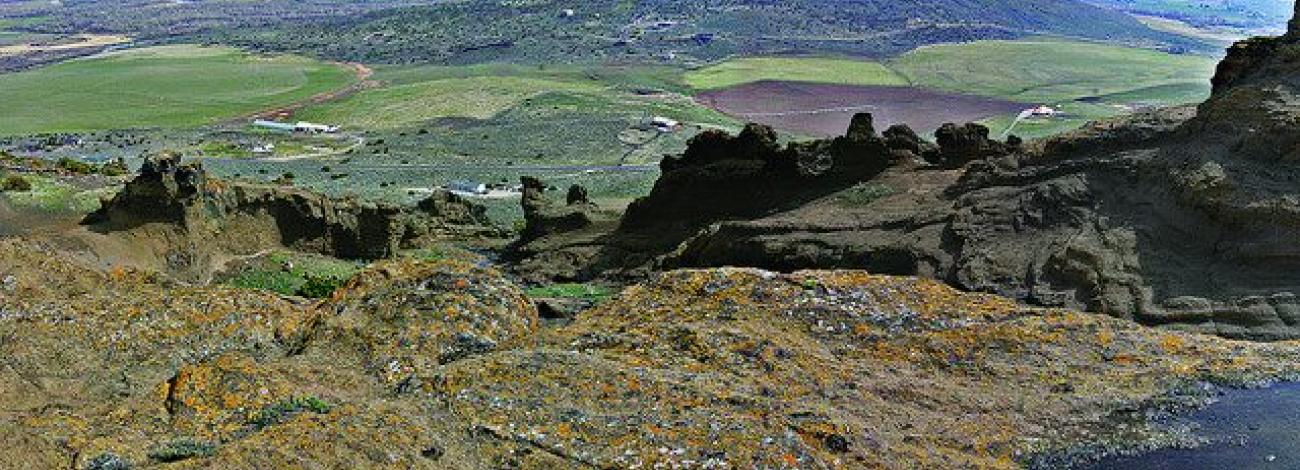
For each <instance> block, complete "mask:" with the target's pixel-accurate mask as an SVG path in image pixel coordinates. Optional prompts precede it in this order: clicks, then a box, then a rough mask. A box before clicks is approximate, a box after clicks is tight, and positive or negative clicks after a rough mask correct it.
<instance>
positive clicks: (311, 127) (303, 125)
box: [293, 121, 339, 134]
mask: <svg viewBox="0 0 1300 470" xmlns="http://www.w3.org/2000/svg"><path fill="white" fill-rule="evenodd" d="M293 128H294V130H296V131H298V132H307V133H312V134H333V133H335V132H338V131H339V127H338V126H331V125H327V124H316V123H312V122H306V121H298V124H295V125H294V126H293Z"/></svg>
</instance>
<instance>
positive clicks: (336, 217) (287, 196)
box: [84, 157, 499, 277]
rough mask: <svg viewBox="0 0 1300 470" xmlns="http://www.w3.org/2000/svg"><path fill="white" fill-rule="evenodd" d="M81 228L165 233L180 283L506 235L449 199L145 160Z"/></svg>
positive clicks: (481, 213) (475, 209) (470, 207)
mask: <svg viewBox="0 0 1300 470" xmlns="http://www.w3.org/2000/svg"><path fill="white" fill-rule="evenodd" d="M84 223H85V224H86V225H88V226H89V227H90V228H91V230H93V231H96V232H100V233H105V234H110V235H117V236H121V237H139V238H152V237H155V236H163V235H159V234H160V233H165V236H166V237H167V238H169V239H171V240H172V241H171V242H169V246H170V247H171V249H172V250H173V251H174V252H173V253H169V254H168V255H167V257H168V260H169V264H171V266H169V268H171V269H170V270H171V271H174V272H176V273H178V274H181V275H182V277H184V276H185V274H186V273H189V274H194V273H201V272H202V271H203V270H204V269H206V260H207V259H208V258H211V257H212V256H213V255H215V254H221V253H225V254H250V253H253V252H256V251H257V250H260V249H268V248H274V247H288V248H293V249H297V250H301V251H309V252H315V253H320V254H324V255H329V256H335V257H339V258H347V259H364V260H373V259H381V258H387V257H391V256H392V255H394V254H395V253H397V251H398V250H400V249H404V248H415V247H419V246H421V245H423V244H427V243H429V242H432V241H434V240H437V239H445V238H451V237H457V238H465V237H479V236H494V235H498V234H499V232H498V231H497V230H496V229H495V228H493V227H492V225H491V223H490V222H489V221H488V219H487V217H486V215H485V209H484V208H483V207H482V206H479V205H476V204H474V203H472V202H469V201H466V200H463V199H461V198H460V197H458V196H456V195H454V194H451V193H437V194H434V195H432V196H430V197H429V198H428V199H425V200H423V201H421V202H420V203H419V204H418V205H417V206H416V207H415V208H406V207H399V206H396V205H391V204H384V203H368V202H362V201H359V200H357V199H354V198H344V199H337V198H331V197H328V196H324V195H321V194H318V193H314V192H311V191H307V190H302V189H294V188H289V187H284V186H263V185H253V184H246V183H230V182H222V181H214V180H209V179H208V178H207V175H206V173H205V172H204V171H203V169H202V167H201V166H199V165H197V164H192V165H181V164H180V161H179V159H178V158H171V157H163V158H159V159H150V160H148V161H146V163H145V164H144V165H143V166H142V167H141V170H140V174H139V175H138V176H137V177H136V178H135V179H134V180H132V181H131V182H129V183H127V185H126V186H125V187H124V188H123V190H122V191H121V192H120V193H118V194H117V195H116V196H115V197H114V198H112V199H111V200H108V201H104V203H103V207H102V208H101V209H100V210H99V211H97V212H95V213H93V214H91V215H89V216H88V217H87V218H86V219H85V221H84ZM177 239H180V240H189V242H188V243H176V241H175V240H177ZM178 245H179V247H178Z"/></svg>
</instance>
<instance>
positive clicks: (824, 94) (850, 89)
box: [695, 81, 1029, 137]
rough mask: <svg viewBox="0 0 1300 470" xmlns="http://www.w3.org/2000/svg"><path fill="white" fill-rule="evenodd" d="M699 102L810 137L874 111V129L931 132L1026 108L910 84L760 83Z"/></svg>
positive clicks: (832, 132) (838, 130)
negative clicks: (906, 128)
mask: <svg viewBox="0 0 1300 470" xmlns="http://www.w3.org/2000/svg"><path fill="white" fill-rule="evenodd" d="M695 99H696V100H697V101H699V102H700V103H701V104H704V105H705V106H709V107H711V108H713V109H716V110H718V111H721V112H723V113H726V114H729V115H731V116H734V117H736V118H738V119H741V120H744V121H746V122H757V123H761V124H767V125H770V126H772V127H776V128H779V129H784V130H787V131H794V132H798V133H802V134H807V135H811V136H818V137H827V136H838V135H844V131H845V129H848V127H849V120H850V119H851V118H852V117H853V115H854V114H856V113H860V112H867V113H871V114H873V115H875V118H876V129H877V130H884V129H885V128H886V127H887V126H889V125H892V124H907V125H909V126H912V128H913V129H915V130H916V131H917V133H919V134H922V135H930V134H931V133H932V132H933V131H934V130H935V129H938V128H939V126H940V125H942V124H943V123H945V122H955V123H965V122H970V121H977V120H980V119H984V118H987V117H992V116H996V115H1000V114H1011V113H1015V112H1017V111H1020V110H1022V109H1025V108H1027V107H1029V106H1028V105H1026V104H1024V103H1016V102H1012V101H1003V100H999V99H994V98H986V97H983V96H972V95H961V94H956V93H945V92H941V91H933V90H926V89H922V88H914V87H888V86H857V85H830V84H820V83H799V82H779V81H763V82H755V83H749V84H745V85H739V86H735V87H732V88H726V89H722V90H714V91H708V92H704V93H700V94H699V95H697V96H696V98H695Z"/></svg>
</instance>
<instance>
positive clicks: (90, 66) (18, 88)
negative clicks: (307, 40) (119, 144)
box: [0, 46, 354, 134]
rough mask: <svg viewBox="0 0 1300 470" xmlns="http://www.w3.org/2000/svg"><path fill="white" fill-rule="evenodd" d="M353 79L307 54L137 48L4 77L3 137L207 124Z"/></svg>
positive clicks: (0, 87) (0, 79)
mask: <svg viewBox="0 0 1300 470" xmlns="http://www.w3.org/2000/svg"><path fill="white" fill-rule="evenodd" d="M352 80H354V78H353V77H352V74H351V73H350V72H349V71H347V70H345V69H343V68H341V67H337V66H334V65H329V64H325V63H321V62H317V61H314V60H309V59H305V58H301V57H293V56H276V57H259V56H253V55H249V54H246V53H243V52H239V51H236V50H234V49H228V48H208V47H197V46H166V47H156V48H148V49H139V50H131V51H126V52H121V53H116V54H111V55H107V56H103V57H99V58H94V59H88V60H78V61H71V62H66V63H62V64H58V65H53V66H49V67H44V68H40V69H36V70H31V71H27V72H21V73H15V74H8V75H2V76H0V103H5V105H6V106H5V111H6V112H5V113H3V114H0V134H27V133H38V132H70V131H86V130H98V129H120V128H129V127H155V126H157V127H192V126H199V125H203V124H209V123H213V122H217V121H220V120H222V119H228V118H231V117H236V116H239V115H241V114H245V113H250V112H254V111H257V110H261V109H265V108H268V107H273V106H277V105H284V104H288V103H291V102H294V101H298V100H301V99H304V98H307V97H310V96H312V95H315V94H318V93H323V92H327V91H330V90H334V89H337V88H340V87H343V86H345V85H347V84H348V83H350V82H351V81H352ZM52 90H56V92H53V93H51V91H52Z"/></svg>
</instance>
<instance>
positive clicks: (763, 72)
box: [684, 57, 911, 90]
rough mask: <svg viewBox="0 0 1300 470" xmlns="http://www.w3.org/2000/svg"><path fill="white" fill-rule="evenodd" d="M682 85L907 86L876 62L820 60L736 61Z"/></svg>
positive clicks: (700, 87) (703, 70)
mask: <svg viewBox="0 0 1300 470" xmlns="http://www.w3.org/2000/svg"><path fill="white" fill-rule="evenodd" d="M684 81H685V82H686V84H687V85H689V86H691V87H692V88H695V89H697V90H716V89H719V88H729V87H733V86H736V85H743V84H746V83H753V82H758V81H788V82H815V83H829V84H838V85H882V86H907V85H911V82H909V81H908V80H907V77H905V76H903V75H902V74H899V73H898V72H895V71H894V70H893V69H891V68H889V67H888V66H886V65H885V64H882V63H879V62H873V61H867V60H844V59H833V58H822V57H745V58H739V59H734V60H729V61H726V62H722V63H719V64H715V65H711V66H708V67H704V68H701V69H697V70H694V71H691V72H690V73H688V74H686V76H685V78H684Z"/></svg>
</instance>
